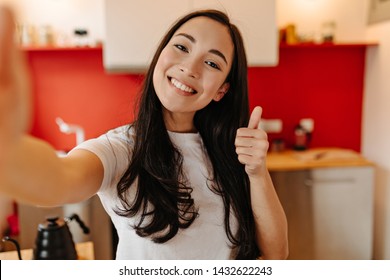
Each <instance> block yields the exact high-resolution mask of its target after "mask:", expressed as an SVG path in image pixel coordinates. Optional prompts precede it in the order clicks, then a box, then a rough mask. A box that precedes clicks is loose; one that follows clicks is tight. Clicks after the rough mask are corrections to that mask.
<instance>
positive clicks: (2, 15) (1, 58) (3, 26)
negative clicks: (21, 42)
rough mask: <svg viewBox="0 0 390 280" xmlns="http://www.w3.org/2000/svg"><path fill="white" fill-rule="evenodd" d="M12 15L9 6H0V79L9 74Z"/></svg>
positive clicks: (7, 76)
mask: <svg viewBox="0 0 390 280" xmlns="http://www.w3.org/2000/svg"><path fill="white" fill-rule="evenodd" d="M13 32H14V17H13V15H12V12H11V10H10V9H9V8H7V7H3V6H0V81H9V79H10V76H11V69H10V68H11V67H10V59H11V54H10V50H11V49H12V47H13V43H14V33H13Z"/></svg>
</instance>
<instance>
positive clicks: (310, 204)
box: [271, 166, 374, 260]
mask: <svg viewBox="0 0 390 280" xmlns="http://www.w3.org/2000/svg"><path fill="white" fill-rule="evenodd" d="M271 176H272V179H273V182H274V185H275V189H276V191H277V193H278V195H279V198H280V200H281V203H282V205H283V207H284V210H285V212H286V216H287V220H288V230H289V233H288V234H289V247H290V255H289V259H314V260H318V259H330V260H341V259H350V260H368V259H371V258H372V250H373V188H374V168H373V167H372V166H356V167H334V168H332V167H330V168H313V169H306V170H296V171H275V172H271Z"/></svg>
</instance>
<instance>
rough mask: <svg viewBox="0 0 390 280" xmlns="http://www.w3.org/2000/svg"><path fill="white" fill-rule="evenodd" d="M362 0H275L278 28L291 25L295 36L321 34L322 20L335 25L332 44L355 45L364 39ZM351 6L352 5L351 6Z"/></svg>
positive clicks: (364, 13)
mask: <svg viewBox="0 0 390 280" xmlns="http://www.w3.org/2000/svg"><path fill="white" fill-rule="evenodd" d="M367 3H368V2H367V1H366V0H276V11H277V22H278V25H279V27H283V26H286V25H287V24H290V23H293V24H295V25H296V30H297V33H298V34H305V35H307V34H312V35H313V36H315V37H316V36H319V35H320V34H321V25H322V23H323V22H326V21H334V22H335V23H336V36H335V39H336V41H342V42H352V41H354V42H356V41H363V40H364V38H365V32H364V31H365V26H366V24H365V22H366V18H367ZM351 5H352V6H351Z"/></svg>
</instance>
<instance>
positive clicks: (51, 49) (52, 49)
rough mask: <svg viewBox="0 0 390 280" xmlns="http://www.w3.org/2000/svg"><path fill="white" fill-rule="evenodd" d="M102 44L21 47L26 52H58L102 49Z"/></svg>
mask: <svg viewBox="0 0 390 280" xmlns="http://www.w3.org/2000/svg"><path fill="white" fill-rule="evenodd" d="M102 49H103V47H102V46H96V47H71V46H70V47H21V50H22V51H26V52H42V51H43V52H47V51H49V52H57V51H95V50H97V51H100V50H102Z"/></svg>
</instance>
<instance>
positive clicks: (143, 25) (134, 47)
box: [103, 0, 278, 73]
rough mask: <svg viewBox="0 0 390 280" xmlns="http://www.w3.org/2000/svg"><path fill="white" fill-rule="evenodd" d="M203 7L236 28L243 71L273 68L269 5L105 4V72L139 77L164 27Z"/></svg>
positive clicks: (250, 0) (260, 1) (252, 0)
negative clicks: (245, 64)
mask: <svg viewBox="0 0 390 280" xmlns="http://www.w3.org/2000/svg"><path fill="white" fill-rule="evenodd" d="M206 8H214V9H218V10H221V11H224V12H226V13H227V14H228V15H229V16H230V18H231V19H232V22H233V23H234V24H236V25H237V26H238V28H239V29H240V31H241V33H242V36H243V38H244V44H245V48H246V52H247V58H248V65H249V66H275V65H277V63H278V31H277V26H276V15H275V14H276V11H275V1H274V0H242V1H235V0H186V1H183V0H164V1H153V0H143V1H138V0H116V1H109V0H106V1H105V9H104V10H105V28H106V30H105V32H106V40H105V44H104V48H103V58H104V66H105V68H106V70H107V71H109V72H129V73H135V72H144V71H145V70H146V68H147V67H148V65H149V63H150V61H151V59H152V57H153V54H154V52H155V50H156V48H157V45H158V43H159V41H160V40H161V39H162V37H163V36H164V34H165V33H166V32H167V31H168V29H169V27H170V26H171V25H172V24H173V23H174V22H175V21H176V20H177V19H178V18H179V17H181V16H183V15H184V14H186V13H188V12H190V11H193V10H198V9H206Z"/></svg>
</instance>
